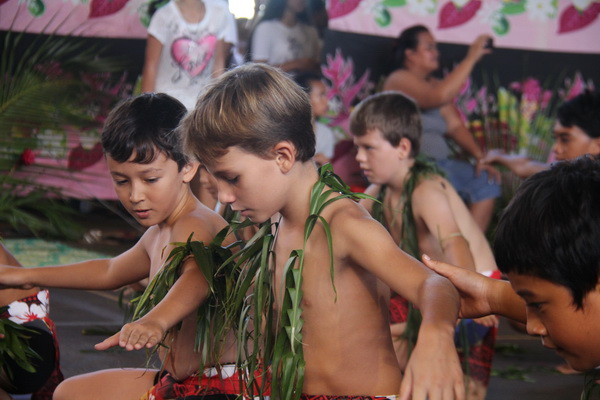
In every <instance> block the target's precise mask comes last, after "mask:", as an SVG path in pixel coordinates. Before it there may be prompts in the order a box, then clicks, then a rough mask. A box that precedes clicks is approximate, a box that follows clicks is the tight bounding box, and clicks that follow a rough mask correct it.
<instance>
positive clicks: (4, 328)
mask: <svg viewBox="0 0 600 400" xmlns="http://www.w3.org/2000/svg"><path fill="white" fill-rule="evenodd" d="M7 313H8V306H3V307H0V315H5V314H7ZM37 334H38V333H37V332H36V331H34V330H32V329H29V328H26V327H24V326H23V325H19V324H17V323H15V322H13V321H11V320H9V319H8V318H0V335H3V336H4V338H2V339H0V369H1V370H2V371H3V372H5V373H6V375H7V377H8V379H9V380H12V377H13V373H12V370H11V369H10V364H8V363H7V360H8V359H10V360H12V361H13V362H14V363H15V364H16V365H18V366H19V367H20V368H22V369H23V370H25V371H27V372H30V373H35V367H34V366H33V364H32V363H33V361H35V360H41V359H42V358H41V357H40V356H39V354H38V353H36V352H35V350H33V349H32V348H31V347H30V346H29V339H30V338H31V335H37Z"/></svg>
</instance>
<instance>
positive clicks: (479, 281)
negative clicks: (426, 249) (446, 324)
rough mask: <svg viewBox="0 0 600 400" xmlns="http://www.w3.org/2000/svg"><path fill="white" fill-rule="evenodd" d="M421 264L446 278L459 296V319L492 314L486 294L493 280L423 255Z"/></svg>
mask: <svg viewBox="0 0 600 400" xmlns="http://www.w3.org/2000/svg"><path fill="white" fill-rule="evenodd" d="M423 263H424V264H425V265H426V266H427V267H429V268H431V269H432V270H434V271H435V272H437V273H438V274H440V275H442V276H444V277H446V278H448V280H450V282H452V284H453V285H454V286H455V287H456V289H457V290H458V293H459V294H460V313H459V315H460V317H462V318H477V317H483V316H486V315H490V314H492V310H491V307H490V304H489V302H488V292H489V290H491V288H490V285H491V284H492V283H493V282H495V280H494V279H491V278H487V277H485V276H483V275H481V274H480V273H478V272H475V271H471V270H468V269H465V268H460V267H456V266H454V265H450V264H446V263H444V262H441V261H435V260H432V259H431V258H429V257H428V256H427V255H423Z"/></svg>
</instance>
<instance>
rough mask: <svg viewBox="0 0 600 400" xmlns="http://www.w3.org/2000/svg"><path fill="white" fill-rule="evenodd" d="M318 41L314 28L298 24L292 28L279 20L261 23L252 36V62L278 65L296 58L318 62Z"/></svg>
mask: <svg viewBox="0 0 600 400" xmlns="http://www.w3.org/2000/svg"><path fill="white" fill-rule="evenodd" d="M320 47H321V45H320V41H319V35H318V33H317V30H316V29H315V27H313V26H310V25H306V24H304V23H301V22H298V23H297V24H296V25H294V26H293V27H291V28H290V27H289V26H286V25H284V24H282V23H281V22H280V21H279V20H268V21H262V22H261V23H260V24H258V26H257V27H256V30H255V31H254V34H253V36H252V60H253V61H262V60H266V63H267V64H270V65H280V64H283V63H285V62H288V61H292V60H296V59H298V58H313V59H315V60H317V61H319V58H320V54H319V53H320V51H321V49H320Z"/></svg>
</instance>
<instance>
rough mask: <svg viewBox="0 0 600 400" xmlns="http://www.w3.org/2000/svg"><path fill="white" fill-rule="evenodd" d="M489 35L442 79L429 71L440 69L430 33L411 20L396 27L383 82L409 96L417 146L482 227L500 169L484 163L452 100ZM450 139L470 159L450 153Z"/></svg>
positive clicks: (487, 218)
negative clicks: (418, 132) (418, 123)
mask: <svg viewBox="0 0 600 400" xmlns="http://www.w3.org/2000/svg"><path fill="white" fill-rule="evenodd" d="M490 39H491V38H490V37H489V36H488V35H481V36H479V37H477V39H475V41H474V42H473V44H472V45H471V46H470V47H469V51H468V52H467V55H466V56H465V58H464V59H463V60H462V61H461V62H460V63H459V64H458V65H457V66H456V67H455V68H454V69H453V70H452V71H451V72H450V73H449V74H448V75H447V76H446V77H445V78H444V79H442V80H438V79H436V78H435V77H434V76H433V73H434V72H435V71H437V70H438V69H439V52H438V49H437V44H436V41H435V38H434V37H433V35H432V34H431V32H429V30H428V29H427V27H425V26H423V25H416V26H413V27H410V28H407V29H405V30H404V31H402V32H401V34H400V36H399V38H398V41H397V47H396V63H397V65H398V66H399V67H400V68H399V69H397V70H395V71H393V72H392V73H391V74H390V76H389V77H388V78H387V79H386V81H385V82H384V87H383V89H384V90H399V91H401V92H403V93H405V94H407V95H409V96H410V97H412V98H413V99H414V100H415V102H416V103H417V105H418V106H419V108H420V109H421V115H422V120H423V136H422V139H421V151H422V153H423V154H425V155H426V156H429V157H431V158H434V159H435V160H436V163H437V164H438V165H439V166H440V168H442V170H443V171H444V172H445V173H446V174H447V176H448V180H449V181H450V182H451V183H452V185H453V186H454V187H455V189H456V190H457V191H458V193H459V194H460V195H461V197H462V198H463V200H465V202H466V203H467V204H468V205H469V209H470V211H471V213H472V215H473V217H474V218H475V221H477V224H478V225H479V226H480V227H481V229H482V230H483V231H484V232H485V231H486V229H487V227H488V225H489V223H490V220H491V218H492V214H493V211H494V202H495V198H496V197H498V196H499V195H500V186H499V185H498V182H499V179H500V174H499V172H498V171H497V170H496V169H495V168H493V167H491V166H490V165H487V164H484V163H483V162H481V161H482V159H483V158H484V156H485V153H484V152H483V150H482V149H481V148H480V147H479V145H478V144H477V143H476V142H475V139H474V138H473V135H472V134H471V132H470V131H469V130H468V129H467V127H466V126H465V125H464V123H463V121H462V120H461V118H460V115H459V114H458V111H457V110H456V108H455V106H454V104H453V102H452V100H453V99H454V97H455V96H456V95H457V94H458V93H459V91H460V89H461V88H462V86H463V85H464V83H465V82H466V80H467V79H468V78H469V75H470V74H471V71H472V70H473V67H474V66H475V64H476V63H477V62H478V61H479V60H480V59H481V57H482V56H483V55H485V54H488V53H490V52H491V50H490V49H489V48H488V46H487V43H488V41H489V40H490ZM447 138H449V139H451V140H452V141H454V143H456V145H458V147H460V149H461V150H463V151H465V152H466V153H467V154H468V155H469V156H471V157H472V158H473V159H474V161H475V163H474V165H473V164H470V163H469V162H466V161H462V160H455V159H451V158H450V153H451V151H450V147H449V146H448V143H447V142H446V139H447Z"/></svg>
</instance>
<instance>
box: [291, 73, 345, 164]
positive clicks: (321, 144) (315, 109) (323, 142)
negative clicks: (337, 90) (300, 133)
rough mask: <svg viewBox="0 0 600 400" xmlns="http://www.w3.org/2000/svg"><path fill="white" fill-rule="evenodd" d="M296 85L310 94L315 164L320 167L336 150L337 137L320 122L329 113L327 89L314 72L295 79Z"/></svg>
mask: <svg viewBox="0 0 600 400" xmlns="http://www.w3.org/2000/svg"><path fill="white" fill-rule="evenodd" d="M294 80H295V81H296V83H297V84H298V85H299V86H300V87H301V88H302V89H303V90H304V91H305V92H306V93H308V99H309V100H310V107H311V109H312V118H313V128H314V132H315V139H316V145H315V156H314V159H315V162H316V163H317V165H318V166H321V165H324V164H327V163H328V162H330V161H331V158H332V157H333V152H334V150H335V136H334V135H333V131H332V130H331V128H329V127H328V126H327V125H325V124H324V123H322V122H319V121H318V118H320V117H324V116H325V115H327V111H329V103H328V101H327V88H326V87H325V84H324V83H323V81H322V80H321V77H320V76H319V75H317V74H315V73H313V72H304V73H301V74H298V75H296V76H295V77H294Z"/></svg>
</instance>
